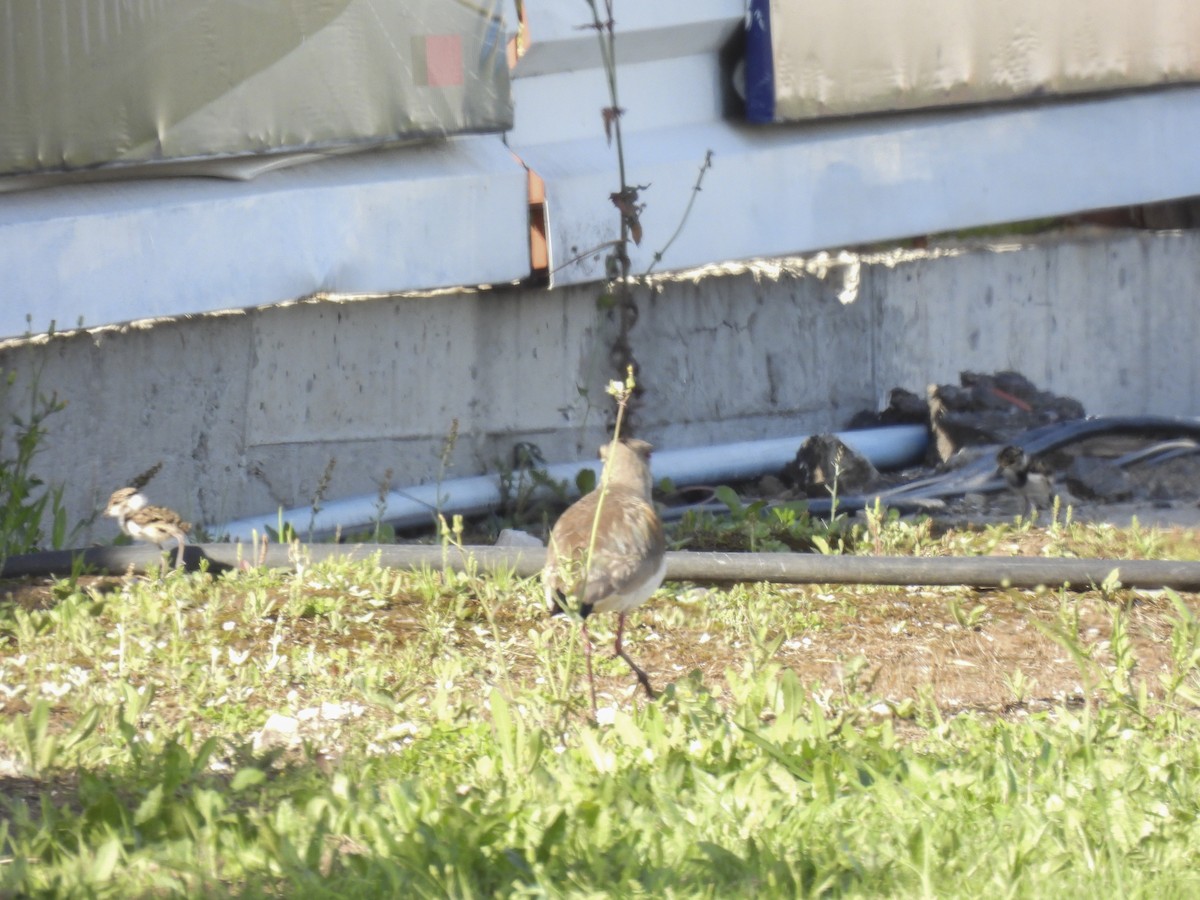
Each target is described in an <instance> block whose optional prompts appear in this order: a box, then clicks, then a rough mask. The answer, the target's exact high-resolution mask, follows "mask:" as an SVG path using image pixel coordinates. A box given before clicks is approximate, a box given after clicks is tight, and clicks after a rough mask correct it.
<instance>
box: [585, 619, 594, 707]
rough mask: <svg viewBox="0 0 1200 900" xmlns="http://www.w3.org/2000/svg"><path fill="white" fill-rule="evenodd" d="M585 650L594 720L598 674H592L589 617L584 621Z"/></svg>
mask: <svg viewBox="0 0 1200 900" xmlns="http://www.w3.org/2000/svg"><path fill="white" fill-rule="evenodd" d="M582 628H583V652H584V656H585V658H586V659H587V673H588V690H589V691H590V692H591V695H592V720H593V721H595V719H596V676H595V675H594V674H592V636H591V635H590V634H589V633H588V627H587V619H584V620H583V622H582Z"/></svg>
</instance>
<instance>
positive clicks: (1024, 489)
mask: <svg viewBox="0 0 1200 900" xmlns="http://www.w3.org/2000/svg"><path fill="white" fill-rule="evenodd" d="M996 467H997V469H999V471H1000V474H1001V475H1002V476H1003V477H1004V480H1005V481H1006V482H1007V483H1008V486H1009V487H1011V488H1012V489H1013V490H1014V491H1015V492H1016V493H1017V494H1018V496H1020V497H1021V498H1022V499H1023V500H1024V501H1025V511H1026V512H1027V513H1028V514H1029V515H1033V514H1034V513H1035V512H1036V511H1037V510H1038V508H1039V507H1040V508H1042V509H1049V508H1050V506H1051V505H1052V504H1053V503H1054V482H1053V481H1052V480H1051V477H1050V470H1049V469H1048V468H1047V467H1046V465H1045V463H1043V462H1042V461H1041V460H1040V459H1036V458H1035V457H1032V456H1030V455H1029V454H1028V453H1026V452H1025V451H1024V450H1022V449H1021V448H1020V447H1014V446H1013V445H1011V444H1010V445H1008V446H1007V447H1004V448H1003V449H1001V450H1000V452H999V453H997V454H996Z"/></svg>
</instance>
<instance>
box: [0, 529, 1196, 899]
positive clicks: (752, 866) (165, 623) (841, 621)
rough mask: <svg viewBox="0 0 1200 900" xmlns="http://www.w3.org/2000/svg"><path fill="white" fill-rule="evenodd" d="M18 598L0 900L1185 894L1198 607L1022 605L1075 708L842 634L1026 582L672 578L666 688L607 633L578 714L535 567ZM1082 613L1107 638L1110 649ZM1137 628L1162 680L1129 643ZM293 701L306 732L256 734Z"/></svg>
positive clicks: (183, 576) (241, 579) (1048, 541)
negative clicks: (996, 701)
mask: <svg viewBox="0 0 1200 900" xmlns="http://www.w3.org/2000/svg"><path fill="white" fill-rule="evenodd" d="M1071 529H1073V530H1071ZM856 540H857V541H858V542H857V543H855V544H853V545H852V546H851V547H850V549H851V550H853V551H855V552H860V551H861V552H869V551H870V550H871V549H872V545H879V544H881V543H882V544H886V546H887V547H888V549H889V550H890V551H895V552H899V551H900V550H901V549H903V547H904V545H905V544H910V545H912V546H911V547H910V550H913V551H915V552H925V553H935V554H936V553H945V552H960V553H961V552H987V551H989V550H990V551H991V552H1002V551H1003V550H1004V548H1006V547H1008V546H1009V545H1010V544H1011V545H1012V546H1014V547H1016V548H1019V549H1022V550H1025V551H1027V552H1051V551H1053V552H1081V551H1085V550H1086V551H1091V552H1094V553H1095V554H1096V555H1101V554H1103V555H1120V554H1121V553H1139V552H1143V551H1145V552H1148V553H1150V554H1152V555H1163V554H1169V553H1172V552H1174V551H1176V550H1178V549H1179V548H1180V547H1186V546H1194V543H1195V536H1194V535H1191V536H1190V538H1189V537H1187V536H1182V537H1181V536H1180V535H1178V534H1174V535H1173V534H1158V533H1151V532H1148V531H1144V530H1143V531H1141V532H1139V533H1137V534H1130V533H1129V532H1121V531H1111V530H1105V529H1102V528H1093V527H1084V526H1074V525H1073V526H1069V529H1068V528H1062V529H1059V530H1058V531H1054V530H1039V529H1029V528H1027V527H1025V526H1023V525H1017V526H1003V527H997V528H992V529H988V530H986V531H982V532H956V533H951V534H948V535H943V536H940V537H934V536H932V535H931V534H930V533H929V531H928V529H921V528H914V527H913V526H908V525H903V524H902V523H894V522H893V523H884V524H881V525H879V526H878V527H876V528H875V529H874V530H872V531H869V532H864V533H862V534H860V535H858V537H857V538H856ZM18 587H19V586H16V585H9V586H7V588H3V587H0V597H3V596H5V594H6V593H7V594H8V597H9V599H8V600H7V601H5V602H3V603H0V691H2V693H3V697H2V698H0V699H3V700H4V702H5V712H4V715H3V717H2V718H0V773H2V775H0V777H2V779H3V782H2V784H3V788H4V790H3V792H2V796H0V845H2V846H0V853H2V854H3V858H2V861H0V896H14V897H15V896H45V897H51V896H53V897H60V896H79V897H140V896H173V895H174V896H189V897H197V896H199V897H204V896H211V897H225V896H231V895H238V896H252V897H253V896H289V897H290V896H305V897H343V896H358V897H367V896H412V897H444V896H462V897H469V896H479V897H484V896H521V897H524V896H547V897H560V896H569V897H598V896H652V897H728V896H780V897H791V896H817V895H835V896H849V897H854V896H862V897H873V896H881V895H882V896H902V897H904V896H972V897H975V896H989V897H990V896H1005V897H1007V896H1013V897H1025V896H1045V895H1047V894H1054V895H1057V896H1062V897H1075V896H1079V897H1084V896H1087V897H1091V896H1098V895H1104V896H1131V897H1138V896H1149V895H1154V896H1156V897H1160V896H1161V897H1175V896H1178V897H1183V896H1192V895H1195V894H1196V892H1197V891H1200V874H1198V873H1197V870H1196V867H1195V864H1194V849H1193V848H1194V847H1195V846H1196V845H1197V843H1198V841H1200V816H1198V813H1200V740H1197V738H1198V737H1200V734H1198V731H1200V728H1198V725H1200V719H1197V717H1196V715H1195V709H1196V705H1197V703H1198V701H1200V696H1198V692H1200V685H1198V683H1197V675H1196V666H1197V663H1198V662H1200V624H1198V623H1197V621H1196V619H1195V618H1194V616H1193V615H1192V613H1191V611H1190V610H1191V609H1192V608H1194V607H1195V603H1196V600H1197V598H1196V597H1195V596H1192V595H1186V596H1184V597H1172V596H1170V595H1155V596H1147V595H1134V594H1132V593H1130V592H1127V591H1123V590H1122V589H1120V588H1119V587H1117V586H1115V585H1108V586H1105V587H1104V589H1103V590H1100V591H1095V592H1092V593H1091V594H1090V595H1088V596H1087V597H1086V598H1083V599H1078V600H1077V599H1076V598H1074V597H1066V596H1060V595H1058V594H1055V593H1053V592H1044V593H1042V594H1039V595H1036V596H1035V595H1032V594H1031V595H1029V596H1026V597H1024V599H1022V600H1021V601H1020V602H1021V603H1029V604H1031V605H1036V604H1038V603H1042V604H1044V605H1045V607H1046V609H1047V610H1048V612H1047V613H1046V615H1045V616H1044V622H1045V623H1048V624H1043V625H1042V626H1041V627H1043V628H1045V629H1046V631H1047V633H1048V634H1050V635H1051V636H1052V638H1053V640H1054V641H1055V642H1056V644H1055V645H1056V646H1061V647H1062V648H1063V652H1064V654H1071V655H1072V656H1073V658H1075V659H1076V664H1077V666H1078V679H1079V681H1080V683H1081V684H1082V685H1083V686H1084V695H1083V697H1082V698H1075V699H1068V700H1066V701H1064V702H1062V703H1052V704H1043V705H1041V706H1032V705H1028V706H1027V705H1024V704H1023V703H1018V704H1016V706H1015V707H1013V709H1012V710H1010V711H1009V712H1008V713H997V712H996V711H995V710H971V709H968V710H966V711H961V710H955V711H953V712H952V711H950V710H949V709H947V708H946V707H945V706H944V705H942V706H939V705H938V703H936V702H935V701H934V699H933V698H932V693H931V692H928V691H925V690H924V689H917V690H915V691H913V692H912V693H911V695H910V696H905V697H898V696H885V695H884V694H882V693H880V692H877V691H876V690H875V689H874V688H873V687H872V686H871V681H870V678H869V677H867V675H866V672H865V667H866V661H865V657H863V656H861V655H860V656H856V654H861V653H866V655H867V656H870V655H871V653H870V651H863V650H861V649H859V648H858V645H857V643H856V641H858V640H859V637H858V636H860V635H861V633H862V631H863V629H865V628H867V627H868V626H869V624H870V622H871V621H872V617H880V616H885V615H887V614H890V613H887V612H886V610H885V611H883V612H881V611H880V608H876V607H875V606H873V603H878V602H884V603H885V605H886V604H899V603H901V602H903V603H904V604H906V606H905V607H904V609H905V610H907V611H905V612H904V613H903V614H904V615H905V616H907V617H908V618H907V619H906V622H905V623H904V626H905V627H906V628H909V629H916V628H917V624H916V623H917V622H918V620H922V621H923V620H924V619H928V618H930V617H940V618H938V619H937V628H938V629H939V633H941V632H942V631H944V630H945V629H951V630H950V631H949V632H948V633H949V634H950V635H951V636H952V637H953V639H954V640H964V639H965V638H964V637H963V636H964V635H965V636H967V637H972V636H978V635H983V636H985V637H987V636H991V635H994V636H996V637H997V638H999V637H1001V636H1002V633H1001V631H1002V628H1001V625H1003V623H1000V624H997V623H996V622H993V620H992V616H991V613H992V612H993V611H999V610H1001V609H1004V608H1007V609H1012V608H1013V607H1014V603H1015V601H1014V600H1013V597H1014V596H1015V592H1008V593H1004V592H993V593H991V594H988V595H986V596H983V595H975V594H973V592H970V591H965V590H959V591H957V592H956V593H950V594H948V595H945V596H944V595H937V596H935V597H933V598H931V599H930V601H929V603H928V605H927V606H925V607H920V608H916V607H913V608H912V609H909V606H911V604H914V603H916V602H917V601H916V599H914V598H915V596H916V595H914V594H903V595H901V594H898V593H897V592H896V591H895V590H894V589H890V590H879V591H873V590H872V589H869V588H866V589H864V588H862V587H855V588H831V587H829V586H822V587H819V588H818V587H813V588H807V587H800V588H797V587H787V588H780V587H770V586H763V585H757V586H753V585H751V586H738V587H733V588H730V589H728V590H725V589H721V590H709V591H707V592H697V591H694V590H689V589H688V588H687V586H670V587H669V588H668V589H667V590H664V591H663V592H661V593H660V594H659V596H658V597H657V598H656V599H655V600H654V601H653V603H652V604H650V605H649V606H648V607H647V608H646V610H645V611H643V612H640V613H639V614H638V615H637V616H636V617H635V622H638V623H641V627H638V628H635V629H633V631H632V632H631V634H630V645H629V646H630V649H631V652H633V653H634V655H635V657H637V658H639V659H645V660H648V662H649V663H650V664H651V665H649V666H648V667H649V668H650V669H651V673H652V675H653V676H654V677H655V680H656V682H657V684H658V686H659V687H660V688H663V687H665V691H664V695H663V697H662V698H661V699H660V700H659V701H658V702H656V703H653V704H647V703H645V702H644V701H643V700H642V698H641V697H640V695H638V694H636V693H635V692H634V689H635V688H636V684H635V682H634V681H633V679H632V677H631V676H630V674H629V673H628V671H627V669H625V667H624V665H623V664H622V663H620V662H613V661H611V660H610V659H609V658H608V654H607V653H606V652H604V650H603V648H602V645H603V644H604V642H605V641H606V640H607V639H608V638H609V636H610V633H609V632H607V631H605V629H606V628H611V627H612V623H611V622H605V621H604V620H603V618H600V619H598V620H597V622H596V626H595V637H596V642H597V647H598V650H600V652H599V653H598V657H597V663H598V676H599V678H600V680H601V683H602V689H604V690H602V696H603V697H604V698H605V699H604V701H603V702H602V708H601V710H600V722H599V723H598V724H593V723H591V722H590V721H589V717H590V710H589V704H588V702H587V699H586V697H585V691H583V690H582V688H583V681H582V677H581V676H582V649H581V647H580V644H579V641H578V633H577V631H575V630H574V629H572V628H571V627H570V625H569V623H566V622H563V621H561V620H556V621H553V622H551V621H548V620H547V619H546V618H545V617H544V615H543V613H542V609H541V600H540V595H541V591H540V585H538V584H537V583H536V582H524V581H521V580H519V579H514V578H504V577H497V578H484V577H480V576H477V575H474V574H472V573H467V574H461V575H455V574H443V573H441V572H430V571H425V572H411V573H397V572H394V571H387V570H382V569H380V568H378V567H377V566H375V565H372V564H371V563H369V562H368V563H355V564H349V563H343V562H331V563H327V564H319V565H302V566H301V567H300V571H299V572H298V573H296V574H290V573H285V572H267V571H262V570H252V571H244V572H235V573H230V574H227V575H223V576H220V577H217V578H213V577H211V576H209V575H208V574H205V573H183V572H173V573H170V574H168V575H167V576H166V577H165V579H163V580H161V581H160V580H146V579H137V580H121V579H89V578H80V579H79V580H78V581H77V582H73V581H70V580H68V581H62V582H59V583H57V584H54V585H50V586H48V587H45V588H37V589H29V588H24V589H20V590H19V589H18ZM946 596H949V597H950V600H947V599H946ZM880 598H883V600H881V599H880ZM980 605H982V606H984V608H985V611H984V612H981V611H980V610H979V609H978V607H979V606H980ZM1083 606H1087V607H1088V608H1091V609H1095V610H1099V611H1100V613H1101V614H1102V615H1103V616H1104V617H1106V618H1107V619H1108V620H1111V627H1109V628H1108V629H1107V630H1106V631H1105V633H1104V634H1102V635H1100V637H1099V639H1097V640H1094V641H1090V642H1089V640H1088V639H1086V638H1085V636H1084V632H1085V631H1086V627H1084V626H1086V624H1087V621H1089V620H1087V619H1086V618H1085V619H1084V620H1083V622H1084V624H1083V625H1081V624H1080V619H1079V614H1078V612H1077V610H1078V609H1080V608H1082V607H1083ZM1150 607H1152V608H1153V609H1154V610H1157V612H1155V616H1156V618H1154V620H1153V622H1152V623H1151V625H1149V626H1147V627H1148V628H1150V630H1151V631H1152V632H1153V637H1154V638H1155V640H1157V641H1158V642H1159V643H1160V645H1161V646H1162V647H1165V648H1167V649H1166V650H1164V651H1163V652H1164V653H1165V654H1167V657H1169V664H1168V665H1166V667H1165V668H1163V669H1161V670H1159V669H1158V668H1153V671H1152V667H1151V666H1150V665H1149V661H1148V659H1143V658H1142V657H1140V656H1139V652H1140V651H1139V650H1138V648H1139V647H1144V646H1145V645H1144V644H1139V643H1137V642H1136V641H1135V640H1134V637H1137V638H1138V639H1139V640H1141V639H1142V638H1143V637H1144V635H1142V634H1141V633H1140V632H1138V633H1137V634H1135V632H1137V627H1140V626H1137V622H1139V621H1140V620H1138V619H1137V618H1136V617H1137V616H1138V615H1140V614H1141V613H1140V610H1141V609H1142V608H1150ZM886 608H887V609H891V607H890V606H887V607H886ZM1073 611H1075V612H1073ZM898 614H899V613H898ZM1008 621H1010V620H1009V619H1005V620H1003V622H1008ZM884 624H885V625H886V623H884ZM1135 626H1137V627H1135ZM989 629H991V631H989ZM884 633H886V631H885V632H884ZM806 639H814V640H821V641H831V642H840V643H839V644H838V646H841V647H842V648H843V651H844V655H843V659H842V663H840V665H841V669H840V670H839V671H841V672H842V673H843V674H842V677H841V678H840V679H837V680H834V679H826V680H823V681H822V680H819V679H816V678H814V677H813V675H812V672H813V671H815V670H811V669H802V667H800V666H799V665H797V664H796V661H797V660H798V659H800V658H802V657H801V656H798V655H797V654H801V655H802V654H803V653H805V652H809V651H805V650H804V649H800V650H793V651H789V650H788V649H787V648H788V647H789V646H796V647H798V646H800V642H801V641H803V640H806ZM822 652H826V651H824V650H823V651H822ZM839 652H842V651H839ZM789 653H790V654H791V655H789ZM702 654H703V655H702ZM676 667H679V668H678V671H677V670H676ZM672 673H673V674H672ZM1027 674H1028V675H1030V676H1033V675H1036V674H1037V673H1033V672H1030V673H1027ZM1022 677H1023V676H1021V675H1018V676H1017V677H1016V679H1015V684H1017V686H1018V687H1020V690H1021V691H1022V692H1024V691H1026V690H1028V689H1029V687H1028V685H1029V682H1028V680H1025V681H1022V680H1021V679H1022ZM664 682H665V683H664ZM1014 691H1015V688H1014ZM322 704H326V705H325V706H324V707H322ZM322 709H324V710H325V713H324V714H322V712H321V710H322ZM272 714H279V715H282V716H285V717H288V719H289V720H290V721H291V722H292V723H294V725H295V729H296V730H295V733H294V734H292V735H290V736H289V735H287V734H282V735H279V734H277V735H276V739H275V740H266V741H261V740H260V741H258V742H257V743H256V741H255V737H256V735H258V734H259V733H260V731H261V729H262V728H263V725H264V723H266V722H267V720H268V718H269V717H270V716H272Z"/></svg>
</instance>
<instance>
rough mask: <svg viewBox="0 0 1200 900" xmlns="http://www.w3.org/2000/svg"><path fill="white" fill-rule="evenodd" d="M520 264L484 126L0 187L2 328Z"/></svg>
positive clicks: (504, 160)
mask: <svg viewBox="0 0 1200 900" xmlns="http://www.w3.org/2000/svg"><path fill="white" fill-rule="evenodd" d="M528 271H529V242H528V216H527V185H526V176H525V172H524V170H523V169H522V168H521V166H520V165H519V164H518V163H517V161H516V160H514V159H513V157H512V154H511V153H510V152H509V151H508V150H507V149H506V148H505V147H504V145H503V144H502V143H501V141H500V139H499V138H498V137H496V136H491V135H486V136H474V137H463V138H456V139H452V140H448V141H444V142H437V143H432V144H425V145H421V146H415V147H408V148H403V149H397V150H390V151H386V152H376V153H365V154H359V155H355V156H350V157H339V158H334V159H328V160H324V161H321V162H318V163H313V164H311V165H307V166H300V167H296V168H292V169H286V170H283V171H277V172H271V173H268V174H266V175H262V176H260V177H259V178H257V179H255V180H253V181H248V182H232V181H220V180H216V179H202V178H192V179H164V180H153V181H140V182H123V183H110V184H89V185H76V186H70V187H60V188H50V189H46V190H39V191H29V192H25V193H18V194H9V195H6V196H3V197H2V198H0V282H2V283H3V284H4V302H3V304H2V305H0V336H13V335H19V334H22V333H24V332H25V331H26V329H27V323H26V315H29V316H31V317H32V323H31V324H32V328H33V331H35V332H40V331H44V330H45V329H46V328H48V327H49V325H50V323H51V322H52V321H53V322H55V323H57V327H58V328H59V329H60V330H61V329H63V328H68V327H74V326H75V325H77V324H78V322H79V321H80V320H82V322H83V324H84V325H85V326H94V325H102V324H109V323H115V322H125V321H129V320H132V319H140V318H147V317H154V316H177V315H184V314H192V313H203V312H211V311H216V310H223V309H238V308H244V307H251V306H258V305H262V304H269V303H277V302H280V301H282V300H288V299H292V298H295V297H300V296H303V295H306V294H309V293H312V292H316V291H340V292H347V293H359V292H362V293H380V292H387V291H404V290H414V289H424V288H433V287H440V286H452V285H461V284H494V283H503V282H509V281H513V280H515V279H519V278H522V277H524V276H525V275H527V274H528Z"/></svg>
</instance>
